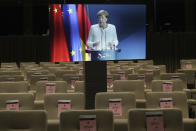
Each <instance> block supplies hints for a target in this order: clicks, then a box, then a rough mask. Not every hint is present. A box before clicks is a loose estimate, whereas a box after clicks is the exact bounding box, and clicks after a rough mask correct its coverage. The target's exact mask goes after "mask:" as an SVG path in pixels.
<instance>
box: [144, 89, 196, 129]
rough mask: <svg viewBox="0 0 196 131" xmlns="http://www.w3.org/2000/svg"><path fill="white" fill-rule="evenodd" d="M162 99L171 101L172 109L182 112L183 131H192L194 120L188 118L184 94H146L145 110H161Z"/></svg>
mask: <svg viewBox="0 0 196 131" xmlns="http://www.w3.org/2000/svg"><path fill="white" fill-rule="evenodd" d="M162 98H164V99H171V101H172V103H173V104H172V105H173V107H174V108H179V109H181V110H182V114H183V115H182V116H183V123H184V131H194V130H195V129H196V128H195V122H194V120H193V119H190V118H189V111H188V102H187V96H186V93H185V92H175V93H174V92H170V93H166V92H147V93H146V108H161V107H160V102H161V99H162ZM173 107H172V108H173ZM167 108H171V107H167Z"/></svg>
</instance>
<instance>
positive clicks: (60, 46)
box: [49, 4, 70, 62]
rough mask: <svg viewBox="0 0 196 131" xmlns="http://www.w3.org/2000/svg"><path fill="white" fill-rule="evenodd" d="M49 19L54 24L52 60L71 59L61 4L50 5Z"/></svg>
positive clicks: (63, 60) (51, 24)
mask: <svg viewBox="0 0 196 131" xmlns="http://www.w3.org/2000/svg"><path fill="white" fill-rule="evenodd" d="M49 20H50V26H52V30H51V32H52V34H51V37H52V48H51V61H52V62H66V61H70V57H69V51H68V47H67V40H66V37H65V31H64V24H63V18H62V11H61V7H60V4H51V5H49Z"/></svg>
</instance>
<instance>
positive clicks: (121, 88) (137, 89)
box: [113, 80, 146, 108]
mask: <svg viewBox="0 0 196 131" xmlns="http://www.w3.org/2000/svg"><path fill="white" fill-rule="evenodd" d="M113 90H114V92H134V93H135V97H136V107H139V108H144V107H145V102H146V101H145V98H144V81H143V80H116V81H114V89H113Z"/></svg>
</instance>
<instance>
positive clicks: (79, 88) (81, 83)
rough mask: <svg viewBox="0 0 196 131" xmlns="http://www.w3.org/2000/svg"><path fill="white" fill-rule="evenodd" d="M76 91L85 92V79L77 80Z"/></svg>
mask: <svg viewBox="0 0 196 131" xmlns="http://www.w3.org/2000/svg"><path fill="white" fill-rule="evenodd" d="M75 92H82V93H85V83H84V81H76V84H75Z"/></svg>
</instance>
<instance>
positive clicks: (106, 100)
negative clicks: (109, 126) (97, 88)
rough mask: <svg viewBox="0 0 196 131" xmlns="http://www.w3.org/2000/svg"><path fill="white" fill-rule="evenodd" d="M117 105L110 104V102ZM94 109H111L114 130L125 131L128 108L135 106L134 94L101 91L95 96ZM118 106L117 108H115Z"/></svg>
mask: <svg viewBox="0 0 196 131" xmlns="http://www.w3.org/2000/svg"><path fill="white" fill-rule="evenodd" d="M112 103H114V104H119V106H114V108H115V109H112V108H113V105H111V106H110V104H112ZM95 108H96V109H111V110H117V111H113V115H114V131H121V130H123V131H127V130H128V129H127V120H128V119H127V118H128V117H127V114H128V109H131V108H136V100H135V94H134V93H131V92H102V93H97V94H96V97H95ZM116 108H118V109H116Z"/></svg>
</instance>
